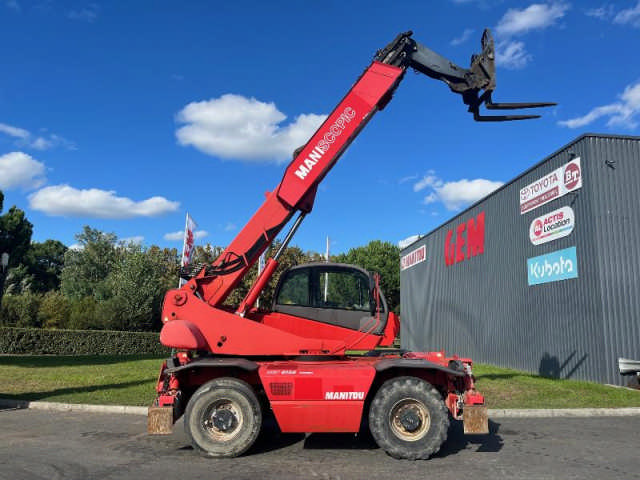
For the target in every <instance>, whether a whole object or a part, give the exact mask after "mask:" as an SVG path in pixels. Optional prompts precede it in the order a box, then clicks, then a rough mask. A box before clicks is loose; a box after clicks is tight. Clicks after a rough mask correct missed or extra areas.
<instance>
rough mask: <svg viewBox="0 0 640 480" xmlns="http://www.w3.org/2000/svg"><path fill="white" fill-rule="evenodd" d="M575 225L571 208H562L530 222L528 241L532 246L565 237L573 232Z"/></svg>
mask: <svg viewBox="0 0 640 480" xmlns="http://www.w3.org/2000/svg"><path fill="white" fill-rule="evenodd" d="M575 224H576V220H575V215H574V214H573V209H572V208H571V207H562V208H559V209H557V210H554V211H553V212H549V213H547V214H546V215H542V216H541V217H538V218H536V219H534V220H533V222H531V226H530V227H529V240H531V243H533V244H534V245H541V244H543V243H547V242H551V241H553V240H557V239H558V238H562V237H566V236H567V235H569V234H571V232H573V227H574V226H575Z"/></svg>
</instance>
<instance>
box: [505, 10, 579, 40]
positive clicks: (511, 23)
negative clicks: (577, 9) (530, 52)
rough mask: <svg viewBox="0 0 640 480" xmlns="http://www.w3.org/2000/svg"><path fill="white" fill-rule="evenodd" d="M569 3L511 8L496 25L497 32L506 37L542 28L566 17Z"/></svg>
mask: <svg viewBox="0 0 640 480" xmlns="http://www.w3.org/2000/svg"><path fill="white" fill-rule="evenodd" d="M567 10H569V4H567V3H563V2H552V3H534V4H532V5H529V6H528V7H527V8H524V9H522V10H518V9H516V8H510V9H509V10H507V13H505V14H504V16H503V17H502V18H501V19H500V21H499V22H498V25H497V26H496V34H497V35H500V36H504V37H508V36H512V35H522V34H525V33H527V32H530V31H532V30H542V29H545V28H547V27H550V26H551V25H554V24H555V23H556V22H557V21H558V20H559V19H561V18H562V17H564V15H565V14H566V12H567Z"/></svg>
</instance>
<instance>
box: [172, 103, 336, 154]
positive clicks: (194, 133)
mask: <svg viewBox="0 0 640 480" xmlns="http://www.w3.org/2000/svg"><path fill="white" fill-rule="evenodd" d="M286 118H287V117H286V116H285V115H284V114H283V113H282V112H280V111H279V110H278V109H277V108H276V106H275V104H274V103H265V102H261V101H259V100H256V99H255V98H246V97H243V96H242V95H234V94H226V95H222V96H221V97H219V98H213V99H211V100H207V101H202V102H192V103H190V104H188V105H187V106H186V107H184V108H183V109H182V110H181V111H180V112H179V113H178V115H177V121H178V122H179V123H184V124H185V125H183V126H182V127H180V128H178V130H177V131H176V137H177V138H178V142H179V143H180V145H191V146H193V147H195V148H197V149H198V150H200V151H202V152H204V153H207V154H209V155H214V156H217V157H220V158H224V159H232V160H244V161H248V162H261V161H275V162H278V163H281V162H284V161H287V160H289V159H290V158H291V156H292V154H293V151H294V150H295V149H296V148H298V147H299V146H301V145H304V144H305V143H306V142H307V141H308V140H309V138H310V137H311V135H312V134H313V133H314V132H315V130H316V129H317V128H318V127H319V126H320V124H321V123H322V122H323V121H324V119H325V118H326V115H316V114H313V113H310V114H301V115H298V116H297V117H296V118H295V119H294V121H293V122H290V123H289V124H287V125H281V124H282V122H283V121H284V120H285V119H286Z"/></svg>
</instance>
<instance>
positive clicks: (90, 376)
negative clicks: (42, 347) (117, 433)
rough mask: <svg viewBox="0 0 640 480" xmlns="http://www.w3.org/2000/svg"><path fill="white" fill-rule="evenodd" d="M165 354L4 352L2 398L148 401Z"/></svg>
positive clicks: (0, 369)
mask: <svg viewBox="0 0 640 480" xmlns="http://www.w3.org/2000/svg"><path fill="white" fill-rule="evenodd" d="M161 364H162V359H161V358H157V357H156V358H154V357H149V356H139V355H131V356H109V355H104V356H102V355H101V356H97V355H96V356H85V355H81V356H46V355H43V356H30V355H27V356H25V355H15V356H14V355H10V356H0V398H13V399H19V400H42V401H47V402H64V403H93V404H99V405H150V404H151V402H152V401H153V400H154V398H155V384H156V381H157V379H158V373H159V372H160V365H161Z"/></svg>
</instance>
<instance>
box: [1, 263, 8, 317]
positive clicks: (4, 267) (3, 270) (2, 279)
mask: <svg viewBox="0 0 640 480" xmlns="http://www.w3.org/2000/svg"><path fill="white" fill-rule="evenodd" d="M7 266H9V254H8V253H7V252H4V253H3V254H2V255H0V267H2V272H0V306H1V305H2V293H3V292H4V279H5V278H6V276H7Z"/></svg>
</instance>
